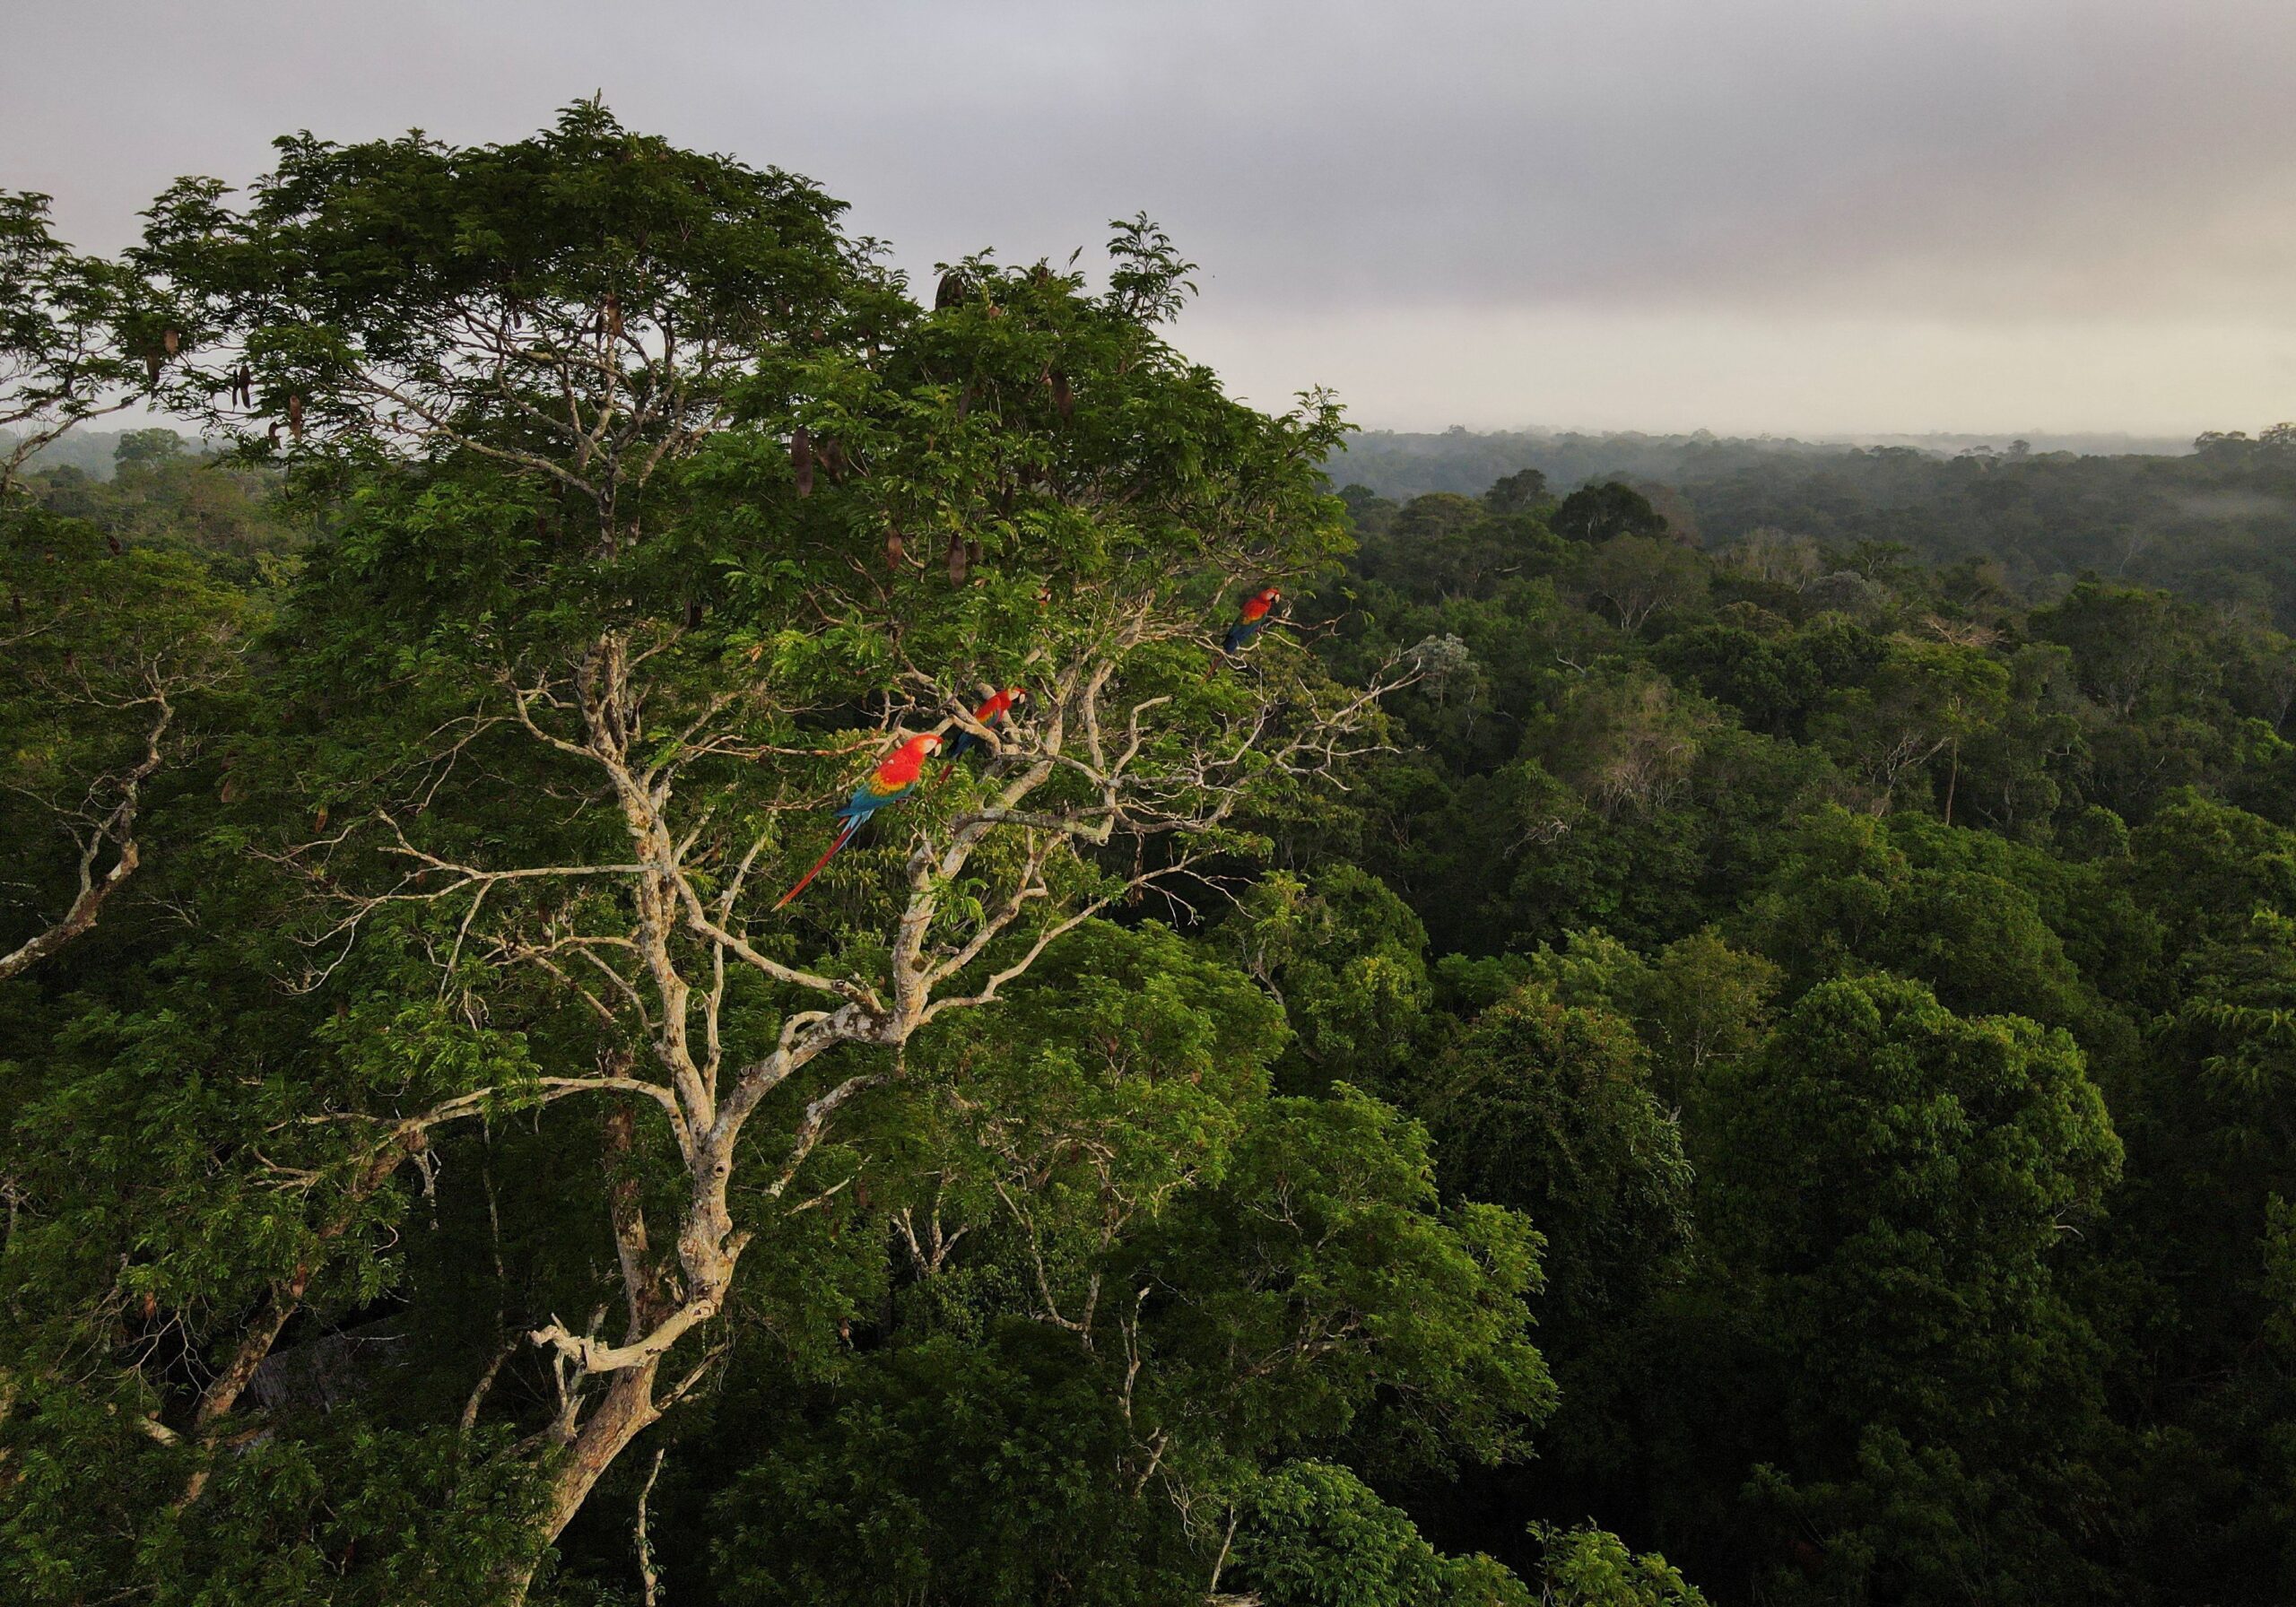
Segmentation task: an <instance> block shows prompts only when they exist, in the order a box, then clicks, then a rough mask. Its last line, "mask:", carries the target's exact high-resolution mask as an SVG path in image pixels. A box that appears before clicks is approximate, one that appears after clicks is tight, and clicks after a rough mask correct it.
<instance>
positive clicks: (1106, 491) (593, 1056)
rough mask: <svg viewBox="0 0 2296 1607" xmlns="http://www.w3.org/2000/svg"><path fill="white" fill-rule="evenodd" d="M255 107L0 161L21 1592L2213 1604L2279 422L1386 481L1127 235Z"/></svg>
mask: <svg viewBox="0 0 2296 1607" xmlns="http://www.w3.org/2000/svg"><path fill="white" fill-rule="evenodd" d="M278 162H279V166H278V169H277V170H276V171H275V172H274V174H272V175H270V176H268V177H267V178H266V179H265V181H264V182H263V183H261V184H259V185H257V186H255V187H251V188H249V189H248V190H247V191H246V192H245V193H243V194H233V193H231V192H230V191H228V190H226V189H225V188H224V187H223V186H222V185H221V184H219V183H215V182H213V181H206V180H186V181H184V182H183V183H182V184H180V185H179V186H178V187H176V188H175V189H173V190H171V191H170V192H169V194H167V195H163V196H161V198H160V199H159V201H158V202H157V203H156V204H155V205H154V207H153V210H152V213H151V214H150V219H149V230H148V232H147V234H146V237H145V239H144V241H143V244H142V245H141V246H139V247H137V248H135V249H134V250H132V251H130V252H128V253H127V254H126V255H125V256H123V257H122V258H120V259H117V260H116V261H115V260H109V259H97V258H91V257H86V256H79V255H76V254H74V252H72V251H71V250H70V249H69V248H66V247H65V246H64V245H62V244H61V243H59V242H57V241H56V240H55V239H53V238H52V236H51V235H50V233H49V231H48V224H47V221H46V212H45V209H44V207H43V205H42V204H40V202H39V198H37V197H30V196H14V197H11V198H9V201H10V204H9V205H8V206H7V207H6V208H5V209H4V210H0V291H4V292H5V295H4V301H5V304H6V305H7V306H8V307H10V308H21V309H22V313H21V316H16V315H11V320H10V321H5V322H0V342H4V352H5V358H6V362H5V364H4V365H0V373H4V377H5V382H4V386H0V426H4V427H5V429H6V430H7V435H6V437H5V439H0V465H4V468H0V535H4V543H5V545H4V557H0V562H4V567H5V574H4V589H5V591H6V594H7V605H6V606H7V612H6V615H5V617H4V618H0V639H4V640H5V642H6V659H7V666H8V669H7V674H6V676H5V679H4V681H0V716H4V719H5V724H6V728H7V730H8V732H9V742H8V744H7V746H6V748H5V750H4V751H0V765H4V779H5V780H6V782H7V786H6V788H5V790H4V791H0V856H4V868H0V921H4V925H0V1117H4V1128H0V1133H4V1151H0V1190H4V1193H5V1199H6V1204H7V1220H6V1235H7V1237H6V1241H5V1249H4V1254H0V1297H4V1299H5V1302H6V1304H5V1314H6V1315H5V1318H4V1322H0V1581H4V1582H5V1588H6V1592H7V1594H8V1595H9V1597H10V1599H11V1600H16V1601H23V1602H27V1603H58V1604H62V1603H74V1604H77V1603H100V1602H113V1601H118V1602H135V1603H155V1604H161V1607H214V1604H219V1603H232V1604H234V1607H237V1604H240V1603H248V1604H276V1607H288V1604H290V1603H293V1604H296V1607H303V1604H306V1603H340V1604H343V1607H355V1604H362V1603H373V1604H375V1607H384V1604H393V1607H396V1604H400V1603H436V1604H439V1607H447V1604H458V1607H459V1604H467V1607H479V1604H482V1603H517V1602H530V1603H555V1604H563V1607H606V1604H609V1603H611V1604H616V1607H640V1604H643V1607H657V1603H664V1602H667V1603H678V1604H680V1607H719V1604H722V1607H734V1604H735V1603H742V1604H744V1607H748V1604H751V1603H792V1604H797V1603H855V1604H856V1607H860V1604H863V1603H868V1604H873V1607H874V1604H878V1603H918V1604H920V1607H922V1604H925V1603H935V1604H947V1607H957V1604H968V1607H970V1604H980V1607H990V1604H998V1603H1046V1604H1048V1607H1052V1604H1066V1603H1075V1604H1079V1607H1083V1604H1090V1607H1133V1604H1138V1607H1150V1604H1161V1603H1175V1604H1177V1603H1232V1604H1235V1607H1242V1604H1243V1603H1260V1604H1262V1607H1501V1604H1517V1607H1527V1604H1529V1603H1555V1604H1563V1607H1692V1604H1693V1603H1715V1604H1716V1607H1723V1604H1748V1607H1751V1604H1752V1603H1765V1604H1769V1603H1776V1604H1784V1607H1791V1604H1811V1607H1815V1604H1818V1603H1860V1604H1865V1603H1873V1604H1883V1603H1889V1604H1896V1603H1903V1604H1906V1607H1929V1604H1933V1603H1935V1604H1940V1607H1942V1604H1945V1603H1986V1604H1987V1607H2009V1604H2028V1603H2030V1604H2044V1603H2048V1604H2054V1603H2064V1604H2066V1607H2073V1604H2074V1603H2080V1604H2083V1607H2087V1604H2091V1603H2126V1604H2128V1607H2183V1604H2188V1603H2223V1604H2227V1607H2230V1604H2235V1603H2238V1604H2244V1607H2245V1604H2256V1607H2264V1604H2266V1603H2283V1602H2286V1601H2289V1600H2291V1599H2292V1598H2296V1205H2292V1203H2291V1202H2292V1201H2296V1025H2292V1023H2296V744H2292V742H2291V740H2290V735H2291V733H2290V731H2289V725H2290V719H2291V715H2292V709H2296V641H2292V640H2291V638H2289V637H2288V636H2287V635H2284V634H2283V630H2286V629H2287V628H2289V627H2291V626H2292V625H2296V430H2291V429H2290V428H2289V427H2285V426H2282V427H2276V428H2274V429H2269V430H2264V431H2262V432H2261V433H2260V434H2258V435H2257V437H2256V438H2255V439H2250V438H2248V437H2247V436H2245V435H2221V436H2211V437H2205V438H2203V439H2202V441H2201V442H2200V443H2199V444H2198V449H2197V450H2196V452H2195V453H2194V454H2192V455H2191V456H2179V457H2160V456H2072V455H2070V454H2064V453H2046V452H2044V453H2035V452H2032V451H2031V450H2019V449H2017V448H2014V447H2011V446H2010V445H2009V444H2008V443H2003V447H2004V449H2003V450H2002V451H1999V452H1990V453H1964V454H1960V455H1955V456H1944V455H1940V454H1930V453H1923V452H1918V451H1914V450H1910V449H1905V448H1883V449H1869V450H1848V449H1844V450H1839V451H1829V452H1822V453H1820V452H1805V451H1792V452H1789V451H1783V450H1770V449H1767V448H1759V447H1755V446H1752V445H1750V444H1747V443H1727V442H1724V443H1692V444H1691V445H1690V446H1689V447H1683V448H1681V449H1679V450H1678V449H1676V448H1674V447H1669V448H1667V451H1668V452H1669V453H1670V454H1671V456H1667V457H1666V458H1665V461H1663V462H1657V461H1653V460H1651V459H1650V458H1649V457H1648V455H1647V451H1646V448H1645V447H1633V446H1631V444H1627V443H1622V441H1620V440H1619V439H1610V440H1606V441H1596V442H1595V443H1593V444H1588V443H1587V441H1586V440H1585V439H1579V438H1573V439H1574V440H1577V443H1578V444H1576V445H1573V446H1571V447H1570V454H1571V455H1570V456H1552V457H1548V458H1540V457H1538V456H1536V454H1535V452H1531V451H1529V449H1527V448H1526V450H1525V453H1524V454H1523V455H1521V456H1516V457H1512V458H1509V459H1508V460H1506V461H1504V462H1501V463H1499V464H1497V465H1487V466H1491V467H1492V468H1493V472H1492V473H1490V474H1489V475H1488V476H1487V477H1483V478H1482V479H1481V480H1480V481H1479V482H1478V483H1476V484H1474V485H1472V486H1462V487H1460V488H1459V489H1454V490H1444V491H1429V492H1426V493H1424V494H1420V495H1413V496H1385V495H1381V494H1380V493H1379V491H1378V490H1375V489H1372V488H1370V487H1369V486H1367V485H1366V484H1363V483H1359V482H1358V480H1359V479H1360V478H1361V476H1360V475H1359V473H1358V471H1359V470H1361V469H1363V467H1364V465H1367V464H1373V465H1384V466H1381V467H1379V468H1378V472H1377V473H1370V478H1371V479H1373V480H1376V481H1378V482H1380V484H1381V486H1382V487H1383V488H1385V489H1390V490H1392V489H1398V488H1402V487H1405V486H1409V485H1415V484H1420V483H1434V481H1431V480H1426V479H1421V478H1414V476H1419V475H1422V473H1431V472H1432V471H1428V470H1426V468H1425V465H1417V466H1414V465H1413V464H1412V463H1410V462H1407V461H1405V458H1406V457H1407V452H1406V451H1405V447H1402V446H1398V445H1396V444H1395V442H1394V441H1390V442H1388V443H1387V444H1386V445H1385V446H1382V447H1380V451H1381V452H1384V453H1385V454H1386V456H1380V455H1379V453H1375V452H1370V451H1367V450H1366V449H1365V447H1366V445H1367V443H1365V442H1364V441H1363V440H1362V439H1361V438H1359V439H1358V445H1357V447H1356V449H1355V450H1354V451H1353V452H1352V453H1350V452H1349V451H1348V448H1347V446H1346V439H1347V438H1346V434H1345V430H1344V422H1343V420H1342V418H1341V415H1340V413H1339V412H1338V410H1337V408H1336V406H1335V404H1333V403H1332V401H1331V399H1329V398H1327V397H1325V396H1322V395H1307V396H1304V397H1302V398H1301V399H1300V404H1299V406H1298V407H1297V408H1296V409H1295V410H1293V411H1292V412H1291V413H1287V414H1283V415H1280V416H1271V415H1268V414H1265V413H1258V412H1255V411H1253V410H1251V409H1249V408H1248V407H1245V406H1243V405H1242V404H1238V403H1236V402H1233V401H1231V399H1229V398H1228V397H1227V396H1226V395H1224V394H1223V393H1222V390H1221V387H1220V386H1219V384H1218V382H1217V379H1216V378H1215V377H1214V376H1213V375H1212V374H1211V373H1210V372H1209V371H1208V370H1206V369H1202V368H1200V367H1198V366H1196V365H1194V364H1192V363H1190V362H1189V361H1188V360H1186V359H1185V358H1184V357H1183V356H1182V355H1181V354H1180V353H1179V352H1178V350H1176V349H1175V347H1174V345H1172V344H1171V343H1169V339H1168V337H1169V332H1170V325H1171V324H1172V321H1173V320H1174V319H1175V318H1176V317H1178V316H1179V315H1180V313H1181V311H1182V308H1183V307H1184V304H1185V302H1186V300H1187V295H1188V291H1189V287H1188V275H1189V274H1191V273H1192V272H1193V271H1194V269H1193V266H1192V265H1190V264H1188V263H1187V262H1186V261H1185V260H1184V259H1183V258H1182V257H1181V256H1179V255H1178V252H1177V250H1176V248H1174V247H1173V245H1172V244H1171V242H1170V241H1169V240H1167V239H1165V238H1164V237H1163V236H1162V235H1161V232H1159V231H1158V230H1155V229H1154V228H1153V226H1152V225H1151V224H1149V223H1148V222H1146V221H1145V220H1135V221H1134V222H1130V223H1125V224H1119V225H1118V226H1116V233H1115V236H1114V238H1113V239H1112V241H1111V242H1110V244H1109V248H1108V249H1107V251H1106V253H1105V254H1104V255H1102V256H1097V257H1093V258H1091V260H1090V261H1089V262H1088V263H1087V264H1086V265H1085V266H1083V267H1057V266H1052V265H1045V264H1034V265H1018V266H1013V265H1003V264H999V263H997V262H996V261H995V260H993V259H991V258H988V257H986V256H981V257H974V258H970V259H967V260H966V261H964V262H961V263H956V264H952V265H947V267H946V269H945V271H944V274H943V275H942V276H941V277H940V279H939V281H938V282H937V283H936V284H934V285H929V286H911V285H909V283H908V282H905V281H904V280H903V279H902V278H901V277H900V276H899V275H897V274H893V273H891V272H890V271H889V270H888V269H887V268H886V267H885V266H884V265H883V260H882V256H881V253H880V252H879V250H878V249H877V248H875V247H874V244H873V243H871V242H867V241H863V240H858V239H854V238H852V237H850V236H849V235H848V234H847V233H846V232H845V231H844V230H843V229H842V227H841V225H840V222H839V214H840V211H841V208H840V206H839V204H838V203H836V202H834V201H833V200H831V198H829V197H828V196H826V195H823V194H822V192H820V191H819V190H818V189H816V188H815V187H813V186H812V185H811V184H809V183H807V182H806V181H804V180H802V179H799V178H794V177H792V176H790V175H787V174H784V173H780V172H778V171H775V170H771V169H752V168H748V167H745V166H743V165H741V164H739V163H736V162H734V161H729V160H727V159H724V158H719V157H710V156H703V155H700V154H697V153H694V152H688V151H684V150H681V149H678V148H676V147H674V146H672V145H670V144H668V143H665V142H663V141H660V140H657V139H654V138H651V137H649V136H645V135H638V134H634V133H632V132H631V131H629V130H626V129H624V128H623V127H622V126H620V125H619V124H617V123H616V122H615V121H614V120H613V118H612V117H611V116H610V115H608V114H607V113H605V112H604V110H603V109H601V108H599V107H597V106H596V105H594V104H583V105H579V106H577V107H575V108H572V109H569V110H568V111H567V112H566V113H565V114H564V115H563V116H562V117H561V120H560V121H559V123H558V124H557V125H556V126H553V127H552V128H551V129H548V130H545V131H543V132H542V133H540V134H538V135H535V136H534V137H533V138H531V139H528V140H526V141H522V142H519V143H514V144H509V145H503V146H493V147H480V148H471V149H458V148H454V147H449V146H445V145H440V144H439V143H435V142H431V141H427V140H422V139H419V138H415V137H412V136H411V137H409V138H407V139H404V140H397V141H387V142H377V143H369V144H361V145H349V146H342V145H335V144H330V143H326V142H324V141H320V140H316V139H312V138H309V137H308V136H304V137H299V138H297V139H293V140H289V141H283V142H282V143H281V144H280V146H279V150H278ZM1170 338H1178V337H1170ZM128 401H142V402H145V403H149V404H154V405H157V406H159V407H161V408H163V409H164V410H165V411H166V412H167V413H169V414H170V415H171V416H173V417H176V418H178V419H180V420H184V421H192V422H191V423H187V427H186V429H187V432H186V433H183V434H179V433H178V432H177V431H176V430H149V429H137V430H126V431H124V432H120V433H117V435H116V436H114V437H112V438H109V451H110V465H109V473H102V474H99V473H91V470H90V467H89V466H88V465H89V461H90V460H89V458H88V456H87V454H88V453H89V451H90V449H91V447H92V446H93V445H94V444H95V443H97V442H98V441H100V440H103V439H106V438H104V437H103V436H102V435H101V434H100V432H101V431H102V430H105V429H106V428H107V422H106V421H107V417H108V410H109V409H112V408H113V407H114V406H115V404H124V403H126V402H128ZM113 422H117V421H113ZM195 429H196V433H192V431H193V430H195ZM65 430H71V431H72V433H70V434H66V433H65ZM44 439H47V440H52V442H53V443H54V444H52V445H50V446H49V447H48V449H47V450H46V451H39V450H35V449H33V448H35V447H38V446H39V445H40V444H41V442H42V441H43V440H44ZM1396 439H1401V438H1396ZM1430 439H1433V440H1435V441H1437V442H1440V441H1442V440H1444V439H1447V438H1430ZM65 442H71V443H74V451H76V452H77V453H78V454H79V456H78V457H77V458H76V459H69V458H67V456H66V455H65V447H64V444H63V443H65ZM203 442H204V443H205V444H204V445H203V444H200V443H203ZM1371 444H1376V443H1371ZM1479 449H1480V448H1478V450H1479ZM1493 449H1500V448H1493ZM1503 449H1505V450H1508V451H1512V450H1514V448H1513V447H1505V448H1503ZM1444 450H1446V451H1448V452H1451V453H1452V454H1453V455H1454V456H1457V454H1458V452H1460V451H1461V450H1462V448H1460V447H1457V444H1456V443H1454V444H1453V445H1452V446H1451V447H1445V448H1444ZM1539 450H1546V448H1544V447H1542V448H1539ZM1558 451H1559V449H1558ZM1638 452H1639V453H1645V456H1640V457H1638V456H1633V454H1635V453H1638ZM1476 462H1477V464H1478V465H1480V464H1481V460H1480V459H1478V460H1476ZM1367 472H1368V471H1367ZM1463 472H1464V471H1460V470H1457V468H1456V465H1454V466H1452V467H1447V468H1443V469H1442V470H1441V473H1463ZM1478 472H1479V470H1478ZM1270 588H1273V589H1274V591H1275V592H1276V593H1277V594H1279V595H1276V596H1274V597H1273V598H1271V599H1270V600H1269V602H1268V604H1267V605H1266V609H1265V613H1264V614H1261V613H1255V612H1253V611H1252V609H1251V608H1249V607H1247V606H1246V600H1247V599H1248V598H1253V597H1259V596H1264V595H1266V594H1267V592H1268V591H1269V590H1270ZM1006 691H1013V692H1015V693H1018V694H1025V695H1018V696H1014V697H1012V698H1010V699H1005V698H1004V697H1003V696H1002V694H1004V693H1005V692H1006ZM925 736H931V737H934V738H936V739H937V745H936V744H935V743H924V744H922V745H921V746H920V745H918V743H917V741H916V739H918V738H919V737H925ZM903 752H906V753H909V754H910V755H911V756H912V757H914V758H916V759H917V760H919V762H918V764H916V765H913V766H912V767H911V769H909V770H907V771H900V770H897V769H895V768H894V760H893V759H891V758H889V756H898V755H899V754H900V753H903ZM873 787H874V788H875V789H876V790H875V791H874V792H872V791H871V790H870V789H871V788H873ZM848 798H849V799H850V800H851V802H849V803H848V802H847V800H848ZM840 803H843V804H844V805H845V811H846V814H847V816H848V818H851V817H855V816H858V817H859V818H860V819H861V820H862V823H861V824H860V825H859V827H858V829H857V830H856V831H855V832H854V833H853V835H852V836H851V838H850V846H848V847H842V849H841V851H840V849H839V844H840V843H842V842H844V841H845V840H846V839H845V838H842V837H840V836H839V832H840V830H842V828H841V826H840V823H839V805H840ZM825 851H826V852H825ZM817 859H825V861H826V863H825V864H824V866H823V868H822V872H821V874H820V877H819V879H818V880H816V881H814V882H812V883H811V885H810V886H807V887H805V888H804V891H803V893H802V895H801V896H798V897H796V898H795V899H782V902H781V903H779V904H777V903H776V900H777V899H781V896H782V895H783V894H784V893H785V892H786V891H787V890H790V889H791V887H792V884H793V883H796V882H798V880H799V878H800V876H801V875H802V874H803V873H804V871H805V867H807V866H808V865H811V864H814V863H815V862H816V860H817Z"/></svg>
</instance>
